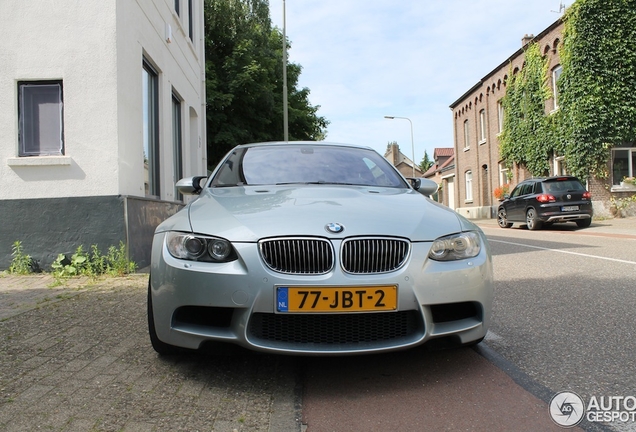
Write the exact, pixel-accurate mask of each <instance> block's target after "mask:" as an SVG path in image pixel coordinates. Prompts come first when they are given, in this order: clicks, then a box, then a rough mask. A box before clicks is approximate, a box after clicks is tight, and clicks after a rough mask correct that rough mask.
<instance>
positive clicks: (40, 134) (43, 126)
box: [18, 81, 64, 156]
mask: <svg viewBox="0 0 636 432" xmlns="http://www.w3.org/2000/svg"><path fill="white" fill-rule="evenodd" d="M62 101H63V99H62V81H37V82H19V83H18V124H19V126H18V136H19V139H18V141H19V146H20V147H19V150H18V156H61V155H63V154H64V128H63V121H64V120H63V112H62V105H63V103H62Z"/></svg>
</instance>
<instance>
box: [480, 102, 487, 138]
mask: <svg viewBox="0 0 636 432" xmlns="http://www.w3.org/2000/svg"><path fill="white" fill-rule="evenodd" d="M485 142H486V110H481V111H479V144H484V143H485Z"/></svg>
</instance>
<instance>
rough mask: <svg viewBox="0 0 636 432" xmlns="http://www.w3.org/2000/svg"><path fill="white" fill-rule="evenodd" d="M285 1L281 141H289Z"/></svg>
mask: <svg viewBox="0 0 636 432" xmlns="http://www.w3.org/2000/svg"><path fill="white" fill-rule="evenodd" d="M286 20H287V17H286V16H285V0H283V139H284V140H285V141H289V125H288V124H289V118H288V114H287V31H286V28H285V27H286V22H285V21H286Z"/></svg>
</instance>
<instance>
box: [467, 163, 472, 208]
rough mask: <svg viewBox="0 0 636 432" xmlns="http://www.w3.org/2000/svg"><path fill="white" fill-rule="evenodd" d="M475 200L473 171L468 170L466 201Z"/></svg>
mask: <svg viewBox="0 0 636 432" xmlns="http://www.w3.org/2000/svg"><path fill="white" fill-rule="evenodd" d="M472 201H473V172H472V171H466V202H472Z"/></svg>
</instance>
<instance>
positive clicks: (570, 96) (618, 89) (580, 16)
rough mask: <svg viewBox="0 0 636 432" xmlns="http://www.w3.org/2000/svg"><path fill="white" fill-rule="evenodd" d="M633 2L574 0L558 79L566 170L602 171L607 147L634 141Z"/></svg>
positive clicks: (635, 66) (599, 173) (635, 18)
mask: <svg viewBox="0 0 636 432" xmlns="http://www.w3.org/2000/svg"><path fill="white" fill-rule="evenodd" d="M635 46H636V1H635V0H612V1H607V0H577V1H576V2H575V3H574V4H573V5H572V6H571V7H570V8H569V9H568V11H567V13H566V17H565V29H564V34H563V49H562V50H561V52H560V56H561V64H562V66H563V74H562V75H561V78H560V79H559V82H558V88H559V93H560V96H559V106H560V111H562V121H561V125H560V126H561V127H560V131H559V133H560V135H561V136H562V137H563V139H564V140H565V156H566V162H567V165H568V170H570V171H571V172H572V173H573V174H575V175H577V176H579V177H582V178H585V177H587V176H588V175H589V174H593V175H596V176H598V177H606V176H607V174H608V173H607V158H608V148H610V147H613V146H621V145H627V144H631V145H633V143H634V141H635V140H636V50H635V49H634V47H635Z"/></svg>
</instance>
